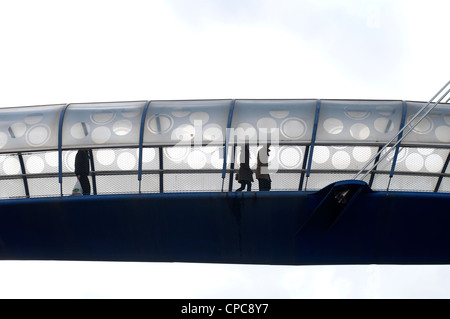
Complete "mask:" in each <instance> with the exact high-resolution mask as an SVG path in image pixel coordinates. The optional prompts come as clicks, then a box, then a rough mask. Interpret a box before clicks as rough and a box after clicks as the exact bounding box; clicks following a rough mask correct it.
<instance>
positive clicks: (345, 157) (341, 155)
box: [331, 151, 351, 169]
mask: <svg viewBox="0 0 450 319" xmlns="http://www.w3.org/2000/svg"><path fill="white" fill-rule="evenodd" d="M350 161H351V158H350V155H349V154H348V153H347V152H346V151H338V152H336V153H334V155H333V157H332V158H331V163H332V164H333V166H334V167H335V168H337V169H346V168H347V167H349V165H350Z"/></svg>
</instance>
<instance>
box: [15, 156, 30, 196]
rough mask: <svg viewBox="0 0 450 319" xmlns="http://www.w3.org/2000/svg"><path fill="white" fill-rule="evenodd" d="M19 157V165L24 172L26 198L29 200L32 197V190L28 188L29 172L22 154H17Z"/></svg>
mask: <svg viewBox="0 0 450 319" xmlns="http://www.w3.org/2000/svg"><path fill="white" fill-rule="evenodd" d="M17 156H18V157H19V163H20V169H21V171H22V180H23V187H24V189H25V196H26V197H27V198H28V197H30V189H29V187H28V179H27V171H26V169H25V163H24V161H23V156H22V153H20V152H19V153H17Z"/></svg>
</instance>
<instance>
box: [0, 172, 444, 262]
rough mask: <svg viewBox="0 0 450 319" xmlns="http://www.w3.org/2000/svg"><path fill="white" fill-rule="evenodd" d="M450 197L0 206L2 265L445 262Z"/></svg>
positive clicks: (145, 199) (331, 195)
mask: <svg viewBox="0 0 450 319" xmlns="http://www.w3.org/2000/svg"><path fill="white" fill-rule="evenodd" d="M449 207H450V194H445V193H408V192H373V191H371V190H370V189H369V188H368V187H367V185H366V184H365V183H362V182H356V181H344V182H338V183H335V184H332V185H330V186H328V187H326V188H324V189H322V190H321V191H319V192H314V193H313V192H248V193H247V192H244V193H182V194H142V195H101V196H74V197H59V198H42V199H20V200H4V201H1V202H0V259H3V260H97V261H149V262H201V263H238V264H249V263H250V264H276V265H327V264H448V263H450V249H449V248H450V231H449V229H450V212H449Z"/></svg>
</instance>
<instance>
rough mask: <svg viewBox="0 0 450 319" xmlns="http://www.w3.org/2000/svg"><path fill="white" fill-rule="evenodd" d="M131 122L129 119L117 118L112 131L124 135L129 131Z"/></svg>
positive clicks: (131, 125)
mask: <svg viewBox="0 0 450 319" xmlns="http://www.w3.org/2000/svg"><path fill="white" fill-rule="evenodd" d="M132 128H133V124H132V123H131V121H129V120H119V121H117V122H115V123H114V125H113V132H114V133H115V134H116V135H119V136H124V135H127V134H128V133H130V132H131V129H132Z"/></svg>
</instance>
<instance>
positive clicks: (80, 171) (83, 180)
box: [75, 150, 91, 195]
mask: <svg viewBox="0 0 450 319" xmlns="http://www.w3.org/2000/svg"><path fill="white" fill-rule="evenodd" d="M75 175H76V176H77V178H78V180H79V181H80V184H81V188H82V189H83V195H90V194H91V184H90V183H89V179H88V176H89V153H88V151H87V150H78V152H77V155H76V156H75Z"/></svg>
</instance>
